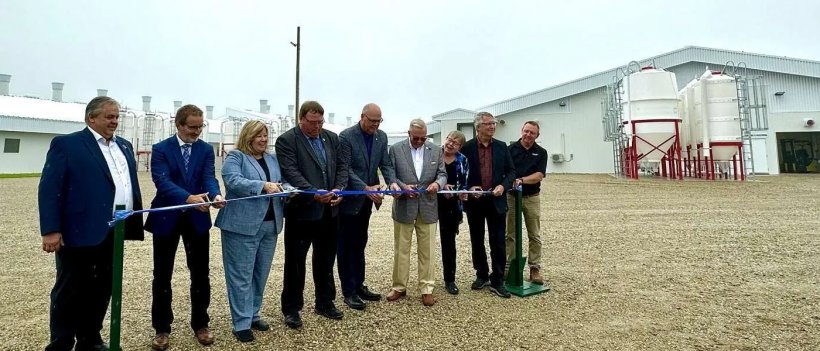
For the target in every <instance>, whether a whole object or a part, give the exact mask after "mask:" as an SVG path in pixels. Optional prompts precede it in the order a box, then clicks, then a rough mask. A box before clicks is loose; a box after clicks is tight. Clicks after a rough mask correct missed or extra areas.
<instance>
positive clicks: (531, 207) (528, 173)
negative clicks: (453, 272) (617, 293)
mask: <svg viewBox="0 0 820 351" xmlns="http://www.w3.org/2000/svg"><path fill="white" fill-rule="evenodd" d="M540 134H541V128H540V127H539V126H538V122H536V121H526V122H524V126H523V127H522V128H521V139H518V141H516V142H514V143H512V144H511V145H510V146H509V148H510V155H511V156H512V159H513V163H514V164H515V182H514V186H515V187H518V186H519V185H522V184H523V186H522V190H521V195H522V197H523V198H522V205H523V209H522V210H523V214H524V224H525V225H526V226H527V236H528V237H529V243H530V245H529V246H530V248H529V253H528V255H527V261H528V262H527V263H529V266H530V279H529V281H530V282H532V283H533V284H544V278H542V277H541V272H540V270H541V244H542V241H541V198H540V197H539V196H538V194H539V193H540V191H541V180H542V179H544V174H546V173H547V150H544V148H542V147H541V146H539V145H538V144H536V143H535V139H536V138H538V136H539V135H540ZM507 206H508V207H509V209H510V211H508V212H507V239H506V242H507V247H506V249H507V270H509V264H510V262H511V261H512V259H513V255H515V194H513V193H508V194H507Z"/></svg>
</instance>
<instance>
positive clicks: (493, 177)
mask: <svg viewBox="0 0 820 351" xmlns="http://www.w3.org/2000/svg"><path fill="white" fill-rule="evenodd" d="M496 124H497V122H496V120H495V117H493V115H492V114H490V113H489V112H479V113H478V114H476V116H475V119H473V125H474V126H475V129H476V131H477V134H476V137H475V138H473V139H471V140H469V141H467V142H466V143H464V147H463V148H462V149H461V153H463V154H464V156H466V157H467V161H468V164H469V165H470V172H469V173H468V175H467V185H468V186H470V190H486V191H492V195H473V196H472V197H471V198H470V199H469V201H467V202H466V203H464V212H467V223H468V224H469V226H470V243H471V246H472V251H473V268H475V271H476V272H475V274H476V279H475V281H474V282H473V285H472V288H473V290H479V289H482V288H484V287H485V286H487V285H488V284H489V285H490V291H491V292H493V293H494V294H496V295H498V296H500V297H503V298H510V293H509V291H507V288H506V287H505V286H504V267H505V266H506V264H507V256H506V252H505V248H504V240H505V237H504V236H505V231H506V230H505V229H506V222H505V219H506V216H507V199H506V197H505V196H504V194H505V193H506V192H507V191H508V190H509V189H510V188H511V187H512V185H513V181H514V180H515V165H514V164H513V160H512V156H511V155H510V150H509V149H508V148H507V146H506V145H505V144H504V142H503V141H501V140H498V139H495V138H493V135H495V126H496ZM484 222H487V235H488V237H489V243H490V260H491V261H492V274H490V267H489V266H488V265H487V250H486V249H485V246H484Z"/></svg>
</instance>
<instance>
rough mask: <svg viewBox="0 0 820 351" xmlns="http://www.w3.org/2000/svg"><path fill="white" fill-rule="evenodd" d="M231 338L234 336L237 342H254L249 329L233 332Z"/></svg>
mask: <svg viewBox="0 0 820 351" xmlns="http://www.w3.org/2000/svg"><path fill="white" fill-rule="evenodd" d="M233 336H235V337H236V340H239V342H251V341H254V340H256V338H254V337H253V332H252V331H251V330H250V329H245V330H240V331H235V332H233Z"/></svg>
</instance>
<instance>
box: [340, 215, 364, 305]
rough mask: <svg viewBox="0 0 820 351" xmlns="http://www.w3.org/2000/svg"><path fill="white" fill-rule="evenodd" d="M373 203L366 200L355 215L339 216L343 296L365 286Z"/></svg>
mask: <svg viewBox="0 0 820 351" xmlns="http://www.w3.org/2000/svg"><path fill="white" fill-rule="evenodd" d="M371 206H373V203H372V202H371V201H369V200H365V201H364V204H363V205H362V209H361V210H360V211H359V213H358V214H355V215H339V235H338V241H339V243H338V247H337V250H336V254H337V255H338V261H339V266H338V269H339V282H340V283H341V286H342V295H344V296H345V297H348V296H351V295H354V294H356V289H357V288H359V287H361V286H362V285H364V271H365V258H364V250H365V248H366V247H367V230H368V229H369V227H370V214H371V210H370V208H371Z"/></svg>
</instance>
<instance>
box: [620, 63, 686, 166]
mask: <svg viewBox="0 0 820 351" xmlns="http://www.w3.org/2000/svg"><path fill="white" fill-rule="evenodd" d="M623 94H624V95H623V99H622V103H621V107H622V111H623V120H624V122H623V123H624V130H625V131H626V134H627V136H628V137H629V139H630V144H629V146H630V147H635V148H636V150H635V154H636V155H637V156H638V157H639V158H640V159H641V160H642V161H651V162H658V161H660V160H661V159H662V158H663V157H664V156H665V155H666V154H665V152H666V151H667V150H668V149H669V147H671V146H672V143H669V141H674V140H673V139H675V137H676V127H677V123H679V121H680V118H681V117H680V115H679V114H678V102H679V101H680V100H679V98H678V91H677V83H676V79H675V74H674V73H672V72H667V71H664V70H662V69H657V68H653V67H645V68H643V69H641V71H639V72H635V73H632V74H630V75H628V76H626V77H624V79H623ZM633 126H634V132H635V137H634V138H633V135H632V132H633ZM633 139H634V140H635V141H634V145H633Z"/></svg>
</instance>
